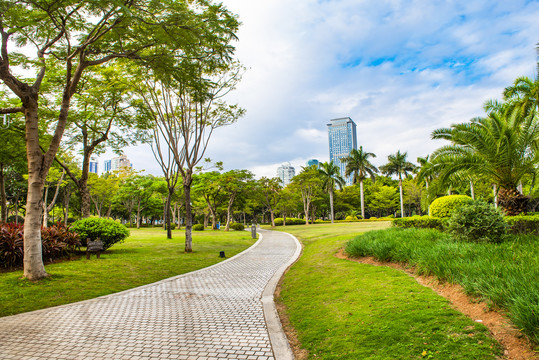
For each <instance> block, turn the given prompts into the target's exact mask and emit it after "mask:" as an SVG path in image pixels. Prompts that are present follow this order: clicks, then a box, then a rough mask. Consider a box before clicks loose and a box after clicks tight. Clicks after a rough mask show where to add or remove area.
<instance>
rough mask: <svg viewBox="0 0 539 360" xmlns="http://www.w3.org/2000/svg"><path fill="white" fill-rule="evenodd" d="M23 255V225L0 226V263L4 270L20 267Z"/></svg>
mask: <svg viewBox="0 0 539 360" xmlns="http://www.w3.org/2000/svg"><path fill="white" fill-rule="evenodd" d="M23 255H24V248H23V225H22V224H1V225H0V263H1V264H2V266H3V267H5V268H11V267H14V266H18V265H21V264H22V259H23Z"/></svg>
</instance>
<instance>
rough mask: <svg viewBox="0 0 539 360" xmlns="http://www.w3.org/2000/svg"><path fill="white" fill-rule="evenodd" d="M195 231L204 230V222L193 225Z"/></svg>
mask: <svg viewBox="0 0 539 360" xmlns="http://www.w3.org/2000/svg"><path fill="white" fill-rule="evenodd" d="M193 230H194V231H204V224H195V225H193Z"/></svg>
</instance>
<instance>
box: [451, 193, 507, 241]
mask: <svg viewBox="0 0 539 360" xmlns="http://www.w3.org/2000/svg"><path fill="white" fill-rule="evenodd" d="M447 227H448V230H449V232H450V233H451V235H453V237H454V238H456V239H458V240H464V241H473V242H490V243H500V242H502V241H503V240H504V238H505V236H506V234H507V223H506V222H505V221H504V219H503V216H502V214H501V213H500V212H498V210H496V209H495V208H494V206H492V205H490V204H488V203H486V202H484V201H482V200H477V201H473V202H471V203H469V204H467V205H464V206H462V207H460V208H459V211H456V212H454V213H453V215H451V218H449V221H448V224H447Z"/></svg>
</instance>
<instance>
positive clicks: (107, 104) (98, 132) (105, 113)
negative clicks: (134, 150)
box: [56, 64, 147, 218]
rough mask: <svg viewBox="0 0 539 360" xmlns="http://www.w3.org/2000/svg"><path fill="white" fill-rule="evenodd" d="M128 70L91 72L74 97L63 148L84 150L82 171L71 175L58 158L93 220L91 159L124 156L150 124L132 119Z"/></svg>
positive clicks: (110, 68)
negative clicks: (108, 154) (109, 153)
mask: <svg viewBox="0 0 539 360" xmlns="http://www.w3.org/2000/svg"><path fill="white" fill-rule="evenodd" d="M124 77H125V68H122V67H120V66H119V65H118V64H114V65H110V66H108V67H99V68H96V69H92V71H88V72H87V73H86V75H85V76H83V78H82V79H81V81H80V84H79V88H78V89H77V91H76V93H75V94H74V95H73V99H72V103H71V110H70V114H69V116H68V126H67V128H66V133H65V135H64V141H63V143H62V144H63V147H66V148H74V147H81V149H80V153H81V155H82V164H81V165H82V169H81V171H76V172H75V171H71V170H70V168H69V166H68V164H67V163H66V162H64V161H63V160H62V158H61V157H59V156H57V157H56V161H57V162H58V163H59V164H60V165H61V166H62V167H64V169H65V171H66V172H67V175H68V176H69V177H70V178H71V179H72V180H73V182H74V183H75V185H76V186H77V189H78V190H79V193H80V196H81V213H82V217H83V218H86V217H88V216H90V202H91V195H90V190H89V188H88V176H89V173H90V159H91V157H92V155H98V154H101V153H103V152H104V151H105V149H106V148H107V147H108V148H111V149H112V150H113V151H114V152H116V153H121V151H122V149H123V148H125V147H126V146H127V145H131V144H135V143H136V142H137V140H139V139H143V134H144V130H145V129H146V128H147V123H145V122H144V121H141V119H140V118H139V117H135V116H133V114H132V113H131V112H130V111H129V110H130V106H129V104H128V100H129V96H128V94H129V93H128V91H129V90H130V89H129V87H128V85H126V84H125V82H124V81H122V79H123V78H124Z"/></svg>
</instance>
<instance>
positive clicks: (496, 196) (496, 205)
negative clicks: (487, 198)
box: [492, 184, 498, 208]
mask: <svg viewBox="0 0 539 360" xmlns="http://www.w3.org/2000/svg"><path fill="white" fill-rule="evenodd" d="M492 193H493V194H494V207H495V208H498V191H497V190H496V184H492Z"/></svg>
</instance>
